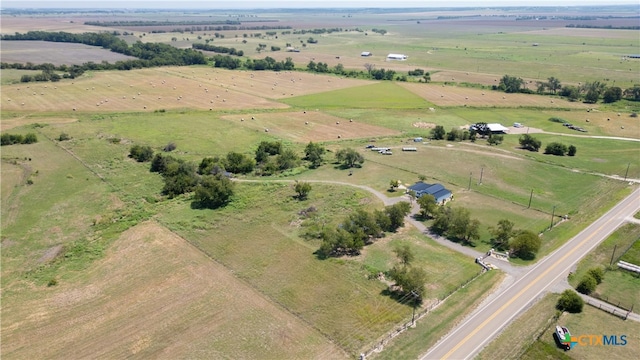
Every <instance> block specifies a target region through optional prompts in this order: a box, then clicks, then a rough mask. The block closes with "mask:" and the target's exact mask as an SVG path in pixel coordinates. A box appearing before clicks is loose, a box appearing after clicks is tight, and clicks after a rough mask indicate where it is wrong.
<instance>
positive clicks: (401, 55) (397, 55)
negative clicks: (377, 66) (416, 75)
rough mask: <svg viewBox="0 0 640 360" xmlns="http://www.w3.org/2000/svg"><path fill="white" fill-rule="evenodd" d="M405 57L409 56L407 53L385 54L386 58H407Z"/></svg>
mask: <svg viewBox="0 0 640 360" xmlns="http://www.w3.org/2000/svg"><path fill="white" fill-rule="evenodd" d="M407 58H409V57H408V56H407V55H405V54H389V55H387V60H400V61H403V60H407Z"/></svg>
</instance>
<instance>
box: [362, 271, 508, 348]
mask: <svg viewBox="0 0 640 360" xmlns="http://www.w3.org/2000/svg"><path fill="white" fill-rule="evenodd" d="M502 277H503V274H502V273H500V272H499V271H489V272H487V273H485V274H483V275H482V276H480V277H479V278H477V279H476V280H474V281H473V282H471V283H470V284H468V285H467V286H466V287H464V288H462V289H460V290H459V291H458V292H456V293H455V294H453V295H452V296H451V297H450V298H448V299H447V300H446V301H445V302H443V303H442V304H440V306H438V307H437V308H436V309H434V310H433V311H432V312H430V313H429V314H427V315H426V316H424V317H423V318H422V319H420V320H419V321H418V322H417V323H416V327H415V328H413V329H409V330H408V331H407V332H405V333H403V334H401V335H400V336H398V337H397V338H395V339H394V340H393V341H392V342H391V343H390V344H387V345H386V346H385V347H384V350H383V351H382V352H381V353H378V354H376V353H373V354H372V358H374V359H416V358H418V357H419V356H420V355H422V354H423V353H425V352H426V351H427V350H428V349H429V348H430V347H431V346H433V345H434V344H435V343H436V342H437V341H438V340H439V339H440V338H442V337H443V336H445V335H446V334H447V333H448V332H449V331H450V330H451V329H452V328H453V327H454V326H455V325H456V324H457V323H459V322H460V321H462V319H463V318H464V317H465V316H468V315H469V314H470V313H471V312H472V311H473V304H474V303H475V302H476V301H477V300H479V299H482V298H484V297H485V296H487V295H488V294H490V293H491V291H492V290H493V287H494V286H495V285H496V284H499V283H500V281H501V279H502Z"/></svg>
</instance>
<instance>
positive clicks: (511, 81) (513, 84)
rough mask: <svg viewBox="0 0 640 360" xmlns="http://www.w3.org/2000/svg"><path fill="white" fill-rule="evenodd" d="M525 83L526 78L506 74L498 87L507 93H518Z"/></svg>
mask: <svg viewBox="0 0 640 360" xmlns="http://www.w3.org/2000/svg"><path fill="white" fill-rule="evenodd" d="M523 84H524V80H522V78H519V77H515V76H509V75H505V76H503V77H502V79H500V85H498V88H499V89H501V90H502V91H504V92H507V93H517V92H520V89H521V88H522V85H523Z"/></svg>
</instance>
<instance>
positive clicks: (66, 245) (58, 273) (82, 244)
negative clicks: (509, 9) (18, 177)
mask: <svg viewBox="0 0 640 360" xmlns="http://www.w3.org/2000/svg"><path fill="white" fill-rule="evenodd" d="M39 139H40V140H39V142H38V143H36V144H31V145H18V146H10V147H3V150H2V158H3V162H6V161H11V162H15V163H16V164H18V165H14V166H12V167H10V168H12V169H15V166H20V168H21V170H22V176H23V178H24V179H25V180H24V181H23V182H16V183H14V188H13V189H11V190H10V194H9V195H8V196H7V197H6V198H5V197H3V203H2V204H3V206H2V247H3V249H2V264H3V266H2V285H3V294H2V297H3V301H4V302H6V303H10V302H11V301H12V300H13V298H12V297H11V294H12V293H13V292H14V291H22V290H24V286H25V285H27V284H28V283H30V282H34V283H35V284H36V285H40V286H41V285H44V284H46V283H47V282H48V281H50V280H51V279H53V278H57V279H61V278H64V277H65V276H66V275H68V273H67V272H73V271H79V270H82V269H83V268H85V267H86V266H88V265H89V264H90V263H91V261H92V260H93V259H95V258H97V257H99V256H100V254H101V253H102V251H103V250H104V248H105V246H107V242H105V241H104V240H105V239H107V238H110V236H111V235H112V231H113V229H114V228H115V229H117V230H116V235H117V234H118V231H122V230H124V229H126V227H127V226H130V225H131V223H130V222H128V221H130V220H132V219H133V221H134V223H135V221H136V219H137V216H139V215H136V214H139V212H140V211H142V212H144V210H143V209H142V208H140V207H139V206H131V204H130V206H128V207H125V206H124V205H125V204H124V203H122V202H121V201H120V199H119V194H118V193H117V191H115V190H114V188H113V187H112V186H110V185H109V184H108V183H107V182H104V181H102V180H101V179H100V178H98V177H97V176H96V175H95V174H94V173H92V172H91V171H90V170H89V169H87V168H86V167H85V166H84V165H83V164H82V163H80V162H79V161H78V160H77V159H76V158H74V157H72V156H70V155H69V154H68V153H67V152H65V151H64V150H62V149H61V148H59V147H57V146H56V145H55V144H54V143H53V142H51V141H49V140H47V139H46V138H44V137H43V136H40V137H39ZM29 159H30V160H29ZM4 167H5V166H4V165H3V182H4V174H5V169H4ZM3 190H4V189H3ZM123 219H127V221H125V222H122V220H123ZM61 267H64V268H65V270H60V269H61ZM25 279H26V282H25V281H24V280H25Z"/></svg>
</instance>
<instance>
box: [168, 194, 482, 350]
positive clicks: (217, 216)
mask: <svg viewBox="0 0 640 360" xmlns="http://www.w3.org/2000/svg"><path fill="white" fill-rule="evenodd" d="M294 194H295V193H294V191H293V189H292V188H291V185H290V184H274V183H271V184H267V183H265V184H247V183H244V184H238V187H237V191H236V196H235V198H234V200H233V202H232V203H231V204H230V205H229V206H228V207H227V208H224V209H220V210H216V211H210V210H193V209H191V208H190V207H189V206H188V204H185V203H183V202H179V201H177V202H175V203H174V205H175V206H170V207H167V208H165V209H164V210H163V212H162V213H161V214H159V215H158V217H159V219H160V221H161V222H162V223H164V224H166V225H167V226H168V227H169V228H171V229H173V230H174V231H176V232H177V233H179V234H180V235H181V236H183V237H185V238H186V239H188V240H189V241H190V242H192V243H193V244H194V245H195V246H197V247H198V248H199V249H201V250H202V251H204V252H205V253H207V254H208V255H209V256H211V257H212V258H213V259H215V260H216V261H218V262H220V263H222V264H223V265H225V266H226V267H227V268H229V269H231V270H232V271H233V272H234V273H235V274H236V275H237V276H238V277H240V278H241V279H243V280H245V281H247V282H248V283H249V284H251V285H252V286H253V287H255V288H256V289H258V290H259V291H260V292H262V293H264V294H265V295H266V296H268V297H269V298H271V299H273V300H274V301H275V302H276V303H278V304H281V305H282V306H283V307H285V308H286V309H288V310H289V311H290V312H292V313H293V314H296V315H297V316H299V317H300V318H302V319H303V320H304V321H306V322H308V323H309V324H312V326H313V327H314V328H316V329H317V330H318V331H320V332H321V333H323V334H325V336H327V337H328V338H330V339H332V340H333V341H334V342H336V343H337V344H339V345H340V346H341V347H342V348H343V349H345V350H346V351H348V352H349V353H351V354H357V353H359V351H362V349H363V347H365V346H366V345H368V344H369V343H370V342H371V341H372V339H375V338H377V337H378V336H380V335H382V334H383V333H385V332H386V331H388V329H389V328H390V327H392V326H394V325H395V324H397V323H398V322H400V321H402V320H404V319H406V318H407V317H408V316H410V314H411V308H410V307H409V306H406V305H402V304H400V303H398V302H397V301H395V300H393V299H391V298H389V297H386V296H383V295H381V294H382V292H383V291H384V290H385V289H386V285H385V284H383V283H382V282H380V281H378V280H375V279H371V280H369V275H370V274H371V273H372V271H371V270H372V268H373V267H374V265H371V262H369V260H367V255H365V258H364V259H365V260H364V263H361V262H360V261H359V260H357V259H349V258H340V259H327V260H319V259H318V258H317V257H316V256H315V255H314V252H315V251H316V250H317V248H318V247H319V245H320V243H319V240H305V238H303V237H300V236H299V233H300V231H303V230H304V225H303V223H301V221H302V219H301V216H300V215H299V214H298V213H299V212H300V211H301V210H303V209H307V208H309V207H310V206H315V207H316V208H317V215H316V216H317V220H316V221H321V222H322V223H323V224H325V225H324V226H336V225H337V223H338V222H339V221H341V220H342V219H343V218H344V217H345V216H346V215H347V214H348V213H350V212H351V211H353V209H357V208H367V209H371V208H380V207H381V205H382V204H379V203H378V202H377V201H372V199H370V197H369V195H368V194H367V193H363V192H361V191H360V190H354V189H352V188H350V187H335V186H328V185H320V184H314V185H313V189H312V192H311V193H310V196H309V199H308V200H305V201H298V200H296V199H294V198H293V195H294ZM301 225H302V227H300V226H301ZM415 236H416V234H414V235H413V237H415ZM400 239H405V236H403V235H393V234H392V235H390V238H389V240H390V241H392V242H399V241H401V240H400ZM386 241H387V239H385V240H384V242H386ZM402 241H404V240H402ZM380 242H382V240H380ZM376 246H377V247H378V248H379V247H380V246H384V245H382V244H381V245H378V244H374V245H373V246H372V247H369V248H371V249H372V250H369V248H367V249H366V250H365V254H366V253H368V252H369V251H374V252H375V251H376V250H375V247H376ZM385 251H388V250H385ZM416 252H417V253H418V254H419V255H418V259H419V261H420V263H421V264H423V266H424V267H425V269H426V270H427V272H428V273H430V274H433V275H434V276H433V277H432V278H430V279H429V282H430V283H431V282H433V283H434V285H435V286H436V287H437V288H440V287H442V289H443V290H441V292H444V291H445V290H444V289H450V287H451V286H453V285H451V284H449V283H445V284H444V285H438V284H437V281H438V280H439V279H440V278H441V277H442V276H443V275H438V276H436V274H441V271H442V270H441V269H438V268H437V266H438V265H437V264H440V261H442V259H444V258H448V264H450V266H452V267H453V268H456V269H459V270H458V271H459V272H457V273H454V275H453V278H452V280H451V281H452V282H453V281H456V280H458V281H460V282H462V281H464V280H466V279H467V278H469V277H471V276H472V273H474V271H475V270H477V269H474V268H473V266H472V265H474V264H473V263H472V262H471V261H470V260H469V259H465V258H464V257H462V256H460V255H453V254H451V252H450V251H449V250H446V249H443V248H441V247H439V246H436V245H434V244H429V245H428V246H427V245H420V246H417V247H416ZM431 258H434V259H436V260H435V261H436V263H431V262H430V261H429V259H431ZM438 259H440V260H438ZM467 263H468V264H470V265H467ZM379 266H380V270H385V269H383V267H384V266H385V265H384V264H382V265H379ZM435 294H436V293H434V295H435Z"/></svg>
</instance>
